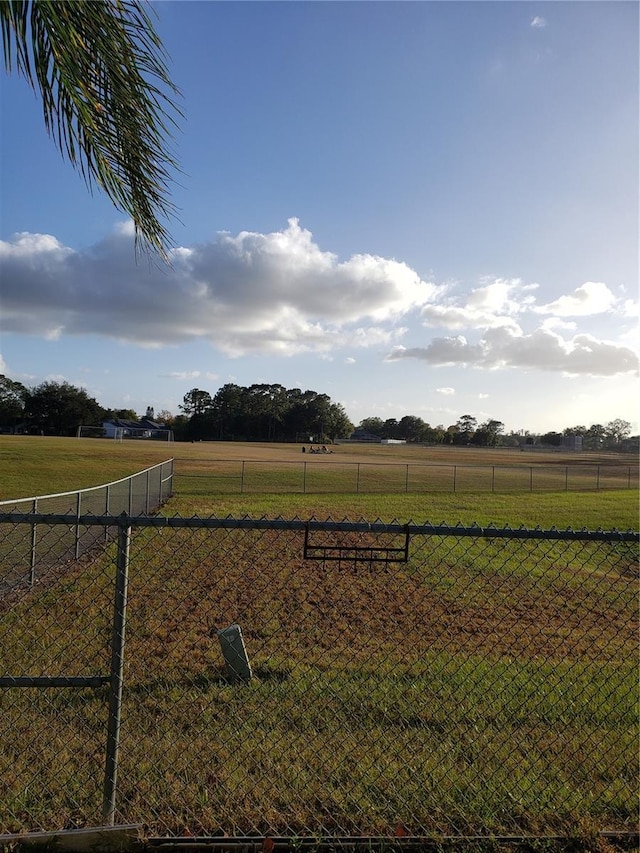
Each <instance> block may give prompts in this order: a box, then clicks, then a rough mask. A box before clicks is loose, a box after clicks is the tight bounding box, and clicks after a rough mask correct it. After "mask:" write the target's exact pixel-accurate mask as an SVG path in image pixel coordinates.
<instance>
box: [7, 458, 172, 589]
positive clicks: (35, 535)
mask: <svg viewBox="0 0 640 853" xmlns="http://www.w3.org/2000/svg"><path fill="white" fill-rule="evenodd" d="M172 494H173V459H167V460H166V461H165V462H161V463H160V464H159V465H154V466H153V467H152V468H147V469H145V470H144V471H140V472H138V473H137V474H133V475H132V476H130V477H124V478H123V479H121V480H116V481H114V482H113V483H106V484H105V485H102V486H95V487H93V488H89V489H78V490H77V491H74V492H61V493H59V494H56V495H40V496H39V497H34V498H18V499H16V500H9V501H0V513H12V512H13V513H32V514H34V515H35V514H40V515H44V516H45V518H46V517H48V515H50V514H56V513H57V514H59V515H62V514H66V515H67V524H66V525H64V527H60V526H58V527H56V528H55V530H54V529H52V528H51V527H50V526H49V524H47V523H46V521H45V524H44V525H40V526H39V525H38V523H37V522H33V523H32V524H31V525H30V529H29V535H25V529H24V527H21V528H15V529H14V530H13V531H12V532H9V531H5V536H6V539H5V540H4V542H3V545H2V555H3V557H4V555H5V554H9V553H12V554H13V559H12V563H13V570H9V565H8V562H6V561H4V562H5V565H4V566H3V571H2V576H1V577H0V596H2V595H3V594H4V593H8V592H9V591H10V590H11V589H13V588H14V587H15V586H19V585H20V584H22V583H23V582H24V581H25V579H27V580H28V582H29V584H33V583H35V581H36V580H37V577H38V572H40V573H42V572H43V571H47V570H48V568H49V567H52V566H53V567H55V566H59V565H60V564H61V563H64V561H65V560H77V559H78V558H79V557H80V556H81V555H82V554H85V553H86V552H88V551H90V550H91V549H92V548H94V547H95V546H96V545H98V544H99V543H100V542H105V541H108V540H109V539H110V538H113V536H114V535H115V529H116V528H115V527H114V526H105V527H102V528H100V527H91V526H87V525H83V524H81V523H80V519H81V517H82V516H83V515H87V514H90V513H91V514H94V515H102V514H104V515H111V516H117V515H120V513H122V512H124V513H127V514H128V515H139V514H142V513H145V514H147V515H148V514H149V513H151V512H155V510H157V509H158V507H160V506H162V504H164V503H165V502H166V501H167V500H168V499H169V498H170V497H171V495H172Z"/></svg>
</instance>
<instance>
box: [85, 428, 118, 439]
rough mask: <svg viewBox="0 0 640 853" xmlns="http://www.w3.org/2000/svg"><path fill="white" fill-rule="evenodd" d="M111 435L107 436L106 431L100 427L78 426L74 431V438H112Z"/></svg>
mask: <svg viewBox="0 0 640 853" xmlns="http://www.w3.org/2000/svg"><path fill="white" fill-rule="evenodd" d="M113 437H114V436H112V435H107V431H106V429H105V428H104V427H101V426H79V427H78V429H77V431H76V438H113Z"/></svg>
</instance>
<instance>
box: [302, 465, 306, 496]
mask: <svg viewBox="0 0 640 853" xmlns="http://www.w3.org/2000/svg"><path fill="white" fill-rule="evenodd" d="M306 493H307V463H306V462H303V463H302V494H304V495H306Z"/></svg>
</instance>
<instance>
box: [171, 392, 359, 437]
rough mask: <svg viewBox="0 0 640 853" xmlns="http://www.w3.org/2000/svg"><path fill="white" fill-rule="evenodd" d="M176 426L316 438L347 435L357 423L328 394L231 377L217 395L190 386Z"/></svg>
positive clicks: (184, 433) (180, 430)
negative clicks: (242, 381)
mask: <svg viewBox="0 0 640 853" xmlns="http://www.w3.org/2000/svg"><path fill="white" fill-rule="evenodd" d="M180 409H181V410H182V412H183V414H182V415H181V416H178V417H177V418H174V420H173V423H172V428H173V430H174V432H176V437H184V438H186V439H187V440H192V441H197V440H201V439H215V440H230V441H308V442H309V441H315V442H319V443H322V442H327V441H331V440H333V439H336V438H348V436H350V435H351V433H352V432H353V428H354V427H353V424H352V423H351V421H350V420H349V418H348V417H347V414H346V412H345V410H344V408H343V407H342V406H341V405H340V403H334V402H333V401H332V400H331V398H330V397H329V396H328V394H321V393H318V392H317V391H309V390H307V391H302V390H301V389H300V388H285V387H284V386H283V385H277V384H276V385H268V384H255V385H249V386H248V387H244V386H242V385H235V384H233V383H229V384H226V385H223V386H222V388H220V389H219V390H218V391H217V392H216V393H215V394H214V395H213V396H212V395H211V394H210V393H209V392H208V391H202V390H201V389H199V388H192V389H191V391H189V392H187V394H185V396H184V398H183V401H182V404H181V405H180Z"/></svg>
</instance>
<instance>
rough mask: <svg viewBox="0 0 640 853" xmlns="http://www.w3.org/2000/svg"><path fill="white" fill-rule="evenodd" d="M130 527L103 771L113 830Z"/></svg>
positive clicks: (123, 533) (120, 566) (121, 562)
mask: <svg viewBox="0 0 640 853" xmlns="http://www.w3.org/2000/svg"><path fill="white" fill-rule="evenodd" d="M130 544H131V526H130V525H128V524H127V523H123V522H122V521H120V522H119V525H118V557H117V566H116V589H115V595H114V604H113V633H112V640H111V682H110V687H109V723H108V727H107V748H106V755H105V768H104V789H103V800H102V818H103V820H104V823H105V825H106V826H113V825H114V823H115V813H116V786H117V781H118V751H119V747H120V718H121V713H122V684H123V677H124V635H125V628H126V624H127V584H128V576H129V548H130Z"/></svg>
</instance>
